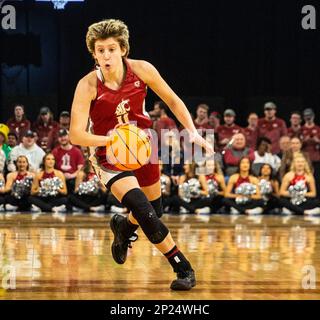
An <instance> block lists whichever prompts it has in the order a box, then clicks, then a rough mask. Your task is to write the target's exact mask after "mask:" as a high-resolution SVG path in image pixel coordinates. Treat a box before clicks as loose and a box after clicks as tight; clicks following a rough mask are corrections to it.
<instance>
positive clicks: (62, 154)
mask: <svg viewBox="0 0 320 320" xmlns="http://www.w3.org/2000/svg"><path fill="white" fill-rule="evenodd" d="M52 153H53V155H54V157H55V159H56V168H57V169H58V170H61V171H62V172H63V173H66V172H68V173H74V172H76V171H77V170H78V166H79V165H84V157H83V155H82V152H81V151H80V150H79V149H78V148H77V147H75V146H72V148H71V149H70V150H64V149H62V148H61V146H59V147H56V148H54V149H53V151H52Z"/></svg>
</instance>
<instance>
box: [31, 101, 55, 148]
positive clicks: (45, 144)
mask: <svg viewBox="0 0 320 320" xmlns="http://www.w3.org/2000/svg"><path fill="white" fill-rule="evenodd" d="M58 130H59V124H58V122H56V121H54V120H53V115H52V112H51V111H50V109H49V108H48V107H42V108H41V109H40V114H39V115H38V118H37V121H36V122H34V124H33V131H35V132H36V133H37V135H38V141H37V144H38V145H39V146H40V147H41V148H42V149H43V150H45V151H46V152H48V151H50V150H52V149H53V147H54V145H55V141H54V139H55V137H56V135H57V131H58Z"/></svg>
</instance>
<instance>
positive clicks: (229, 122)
mask: <svg viewBox="0 0 320 320" xmlns="http://www.w3.org/2000/svg"><path fill="white" fill-rule="evenodd" d="M235 118H236V113H235V112H234V111H233V110H232V109H227V110H225V112H224V113H223V119H224V124H223V125H221V126H219V127H218V128H217V130H216V135H215V136H216V139H217V141H218V146H217V147H218V150H217V151H222V150H224V149H225V148H226V146H227V145H228V143H229V142H230V141H231V138H232V137H233V136H234V135H235V134H237V133H240V132H241V133H242V132H243V129H242V128H241V127H239V126H238V125H237V124H235Z"/></svg>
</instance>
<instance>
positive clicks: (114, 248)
mask: <svg viewBox="0 0 320 320" xmlns="http://www.w3.org/2000/svg"><path fill="white" fill-rule="evenodd" d="M114 217H115V215H114V216H113V217H112V218H111V220H110V227H111V231H112V233H113V242H112V245H111V253H112V258H113V260H114V261H115V262H116V263H118V264H124V263H125V262H126V259H125V260H122V259H118V255H117V249H116V246H117V245H116V242H117V241H116V240H117V232H116V227H115V225H114Z"/></svg>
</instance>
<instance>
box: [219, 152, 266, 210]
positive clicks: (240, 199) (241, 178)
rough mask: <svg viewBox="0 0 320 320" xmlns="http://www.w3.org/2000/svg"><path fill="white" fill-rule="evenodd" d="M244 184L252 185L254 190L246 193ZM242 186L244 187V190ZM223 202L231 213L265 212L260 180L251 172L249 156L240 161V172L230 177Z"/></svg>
mask: <svg viewBox="0 0 320 320" xmlns="http://www.w3.org/2000/svg"><path fill="white" fill-rule="evenodd" d="M244 184H246V185H247V186H249V185H250V186H252V190H253V191H254V192H253V193H250V192H246V193H245V194H244V193H243V191H244V189H245V188H244ZM240 187H241V188H242V189H243V190H242V191H241V188H240ZM253 188H254V189H255V190H254V189H253ZM240 191H241V192H240ZM223 203H224V204H225V205H226V206H227V207H228V208H230V213H231V214H239V213H242V214H243V213H247V214H260V213H262V212H263V208H262V207H263V204H264V203H263V200H262V199H261V193H260V188H259V180H258V178H256V177H255V176H253V175H252V174H251V162H250V159H249V158H247V157H244V158H242V159H241V160H240V162H239V166H238V173H235V174H233V175H232V176H231V177H230V179H229V181H228V184H227V188H226V192H225V198H224V199H223Z"/></svg>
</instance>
